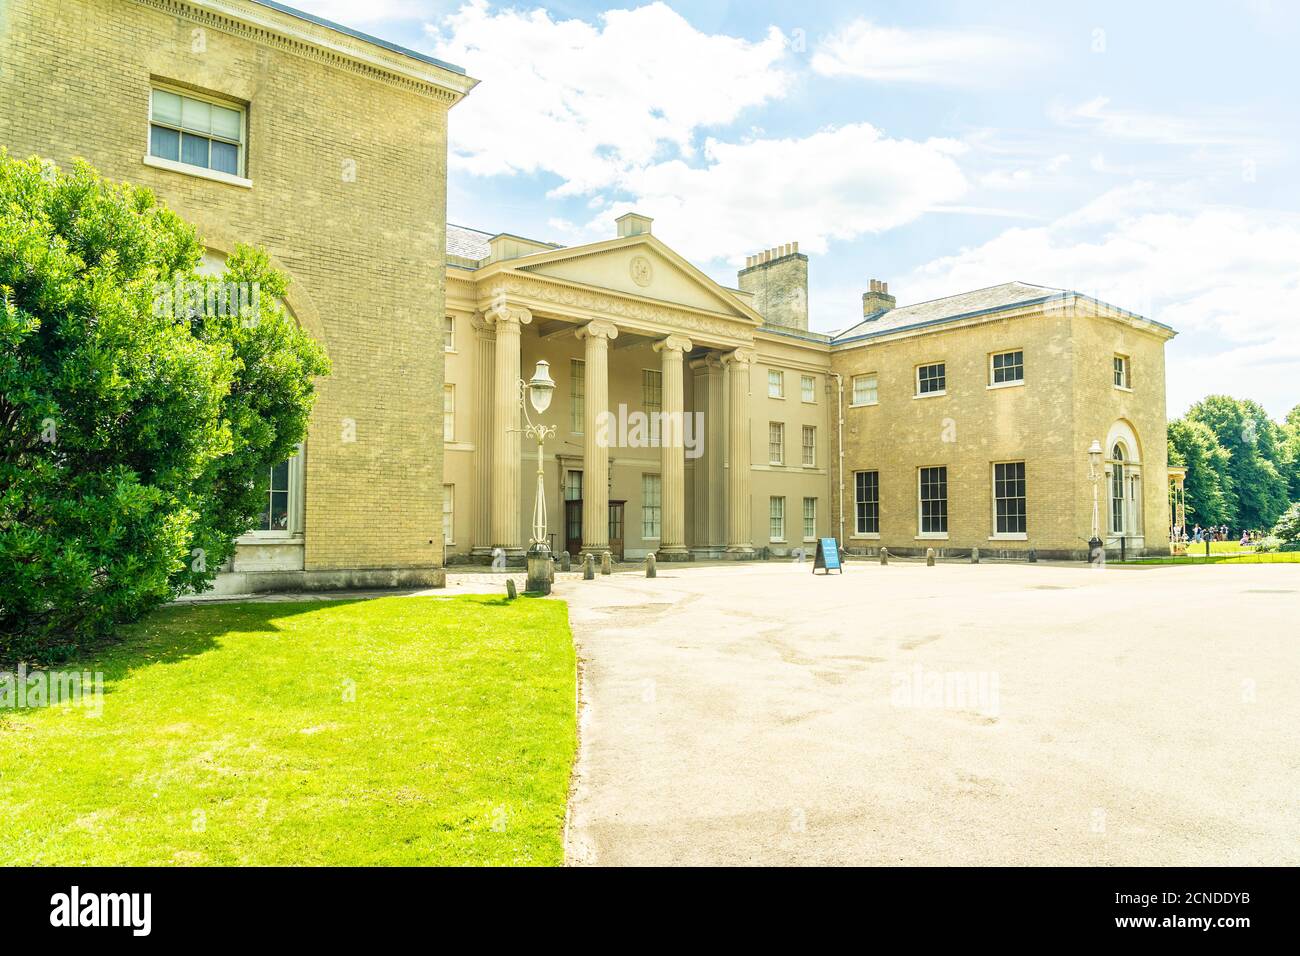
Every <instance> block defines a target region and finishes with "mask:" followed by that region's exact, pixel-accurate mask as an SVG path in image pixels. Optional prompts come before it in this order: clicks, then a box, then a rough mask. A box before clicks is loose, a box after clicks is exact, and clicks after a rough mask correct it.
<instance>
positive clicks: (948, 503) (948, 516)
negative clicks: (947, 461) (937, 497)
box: [916, 465, 952, 541]
mask: <svg viewBox="0 0 1300 956" xmlns="http://www.w3.org/2000/svg"><path fill="white" fill-rule="evenodd" d="M936 468H942V469H943V505H944V507H943V515H944V518H943V523H944V527H945V528H947V529H948V530H947V531H923V530H922V529H923V528H924V527H925V518H924V513H925V509H924V508H923V507H922V504H921V501H922V499H921V477H922V475H923V474H924V473H925V472H926V471H932V470H934V469H936ZM950 488H951V484H950V481H949V473H948V466H947V465H922V466H920V467H919V468H917V469H916V538H917V540H918V541H922V540H924V541H947V540H948V535H949V532H950V531H951V530H952V495H951V494H950V492H949V489H950Z"/></svg>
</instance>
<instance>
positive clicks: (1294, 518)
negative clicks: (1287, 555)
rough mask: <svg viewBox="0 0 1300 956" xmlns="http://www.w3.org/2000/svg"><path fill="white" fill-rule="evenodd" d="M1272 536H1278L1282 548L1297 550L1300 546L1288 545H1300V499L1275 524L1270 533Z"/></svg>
mask: <svg viewBox="0 0 1300 956" xmlns="http://www.w3.org/2000/svg"><path fill="white" fill-rule="evenodd" d="M1269 536H1270V537H1273V538H1277V539H1278V541H1280V542H1281V550H1283V551H1295V550H1300V548H1289V547H1287V545H1300V501H1297V502H1296V503H1295V504H1293V505H1292V506H1291V507H1290V508H1288V509H1287V510H1286V513H1285V514H1283V515H1282V517H1281V518H1279V519H1278V521H1277V524H1275V525H1273V530H1272V531H1271V532H1270V533H1269Z"/></svg>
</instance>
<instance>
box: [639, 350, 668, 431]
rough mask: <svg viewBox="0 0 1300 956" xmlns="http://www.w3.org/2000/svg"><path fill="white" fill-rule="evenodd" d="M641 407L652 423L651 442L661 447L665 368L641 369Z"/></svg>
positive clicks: (650, 423)
mask: <svg viewBox="0 0 1300 956" xmlns="http://www.w3.org/2000/svg"><path fill="white" fill-rule="evenodd" d="M641 407H642V409H643V410H644V411H645V414H646V420H647V421H648V422H649V425H650V444H651V446H652V447H655V448H657V447H659V440H660V432H661V431H662V423H663V414H664V373H663V369H658V368H643V369H641Z"/></svg>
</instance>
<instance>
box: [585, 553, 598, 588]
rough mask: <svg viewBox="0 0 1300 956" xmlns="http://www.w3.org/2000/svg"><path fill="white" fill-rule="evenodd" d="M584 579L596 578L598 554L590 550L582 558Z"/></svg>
mask: <svg viewBox="0 0 1300 956" xmlns="http://www.w3.org/2000/svg"><path fill="white" fill-rule="evenodd" d="M582 580H584V581H594V580H596V556H595V555H594V554H592V553H591V552H590V551H588V552H587V554H586V556H584V557H583V559H582Z"/></svg>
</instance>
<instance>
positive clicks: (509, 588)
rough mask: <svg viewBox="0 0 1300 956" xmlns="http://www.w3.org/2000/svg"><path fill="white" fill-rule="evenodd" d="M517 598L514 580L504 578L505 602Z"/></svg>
mask: <svg viewBox="0 0 1300 956" xmlns="http://www.w3.org/2000/svg"><path fill="white" fill-rule="evenodd" d="M518 596H519V595H518V592H517V591H515V579H514V578H506V600H507V601H513V600H514V599H515V598H516V597H518Z"/></svg>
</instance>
